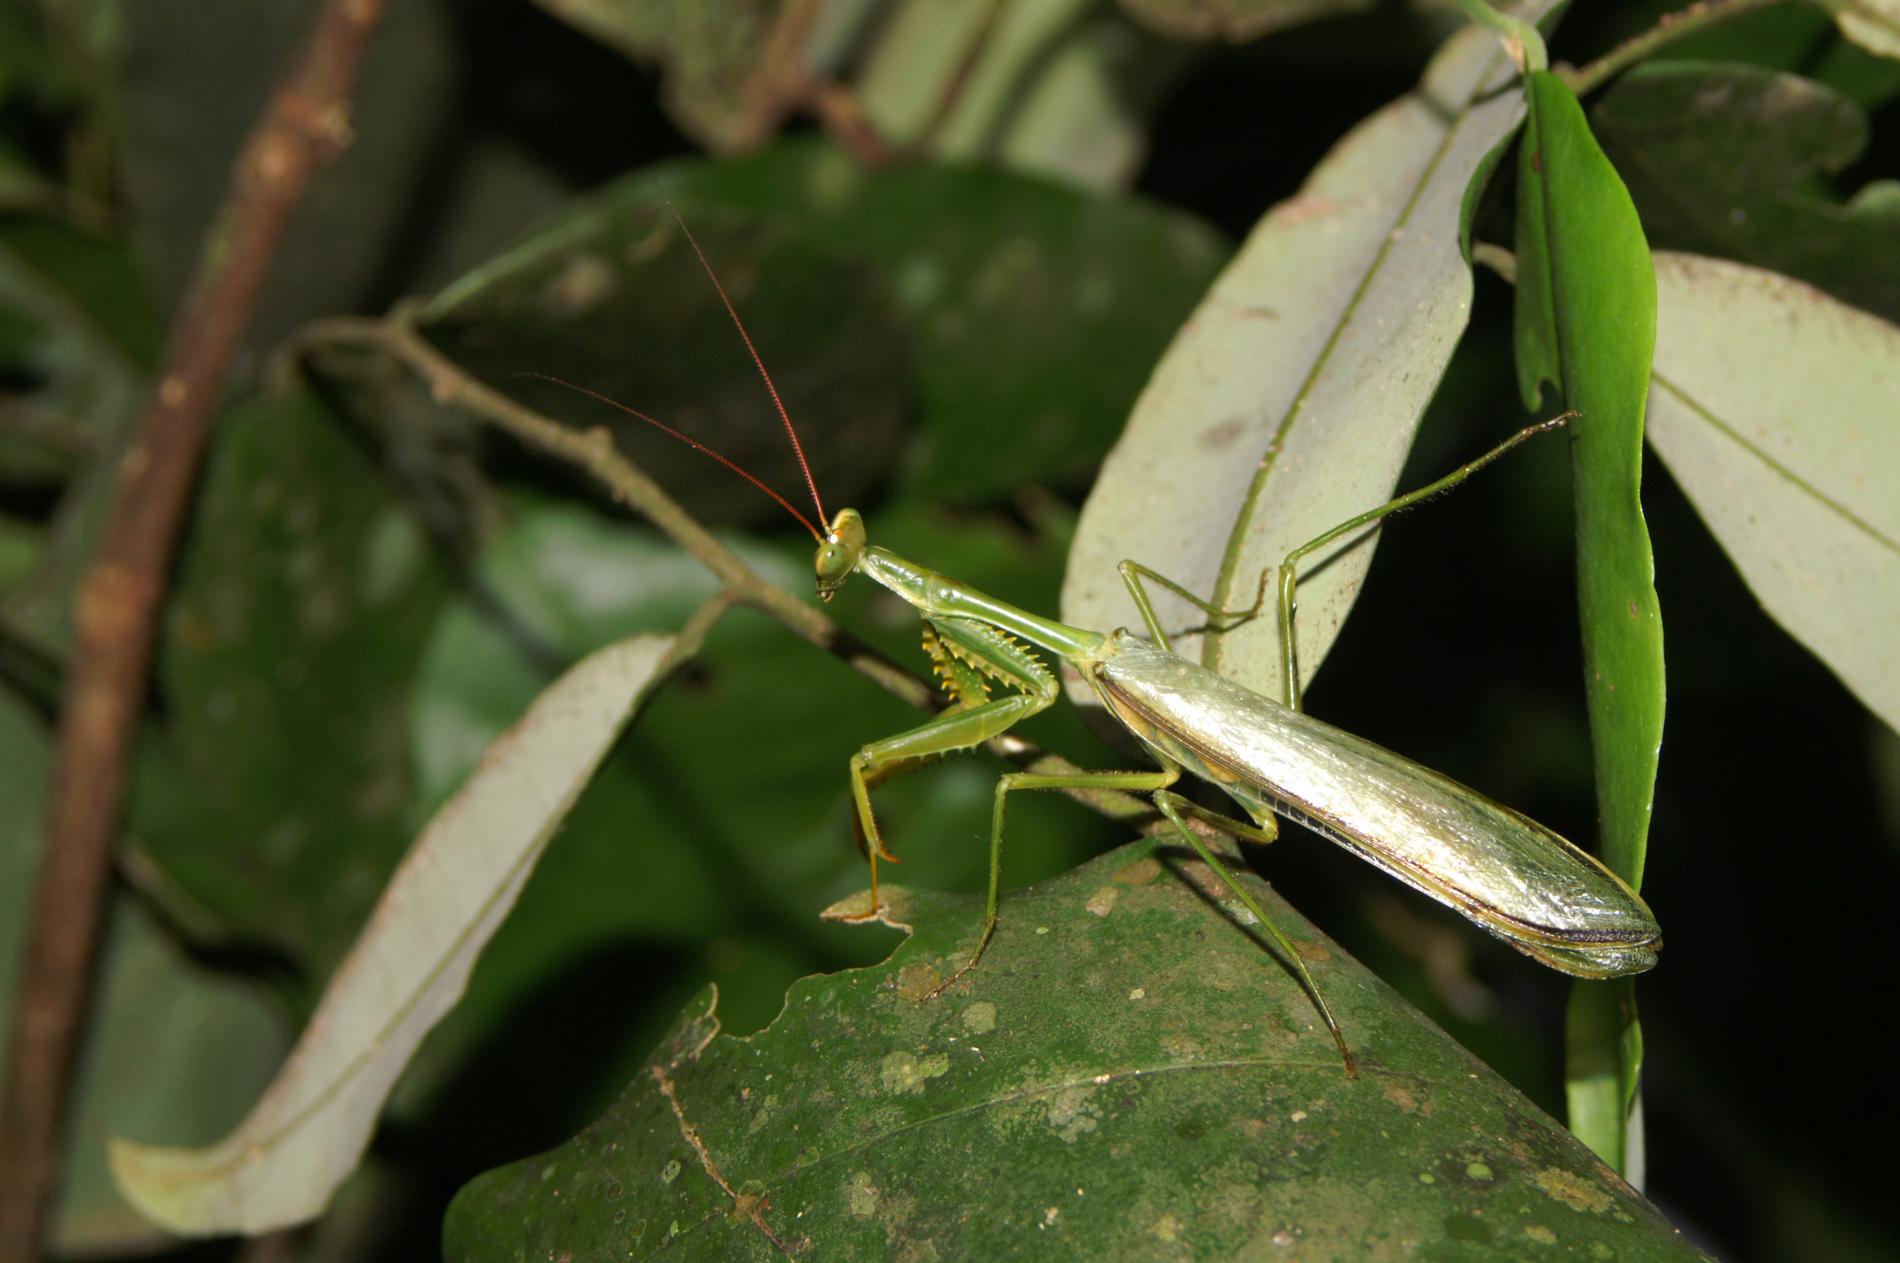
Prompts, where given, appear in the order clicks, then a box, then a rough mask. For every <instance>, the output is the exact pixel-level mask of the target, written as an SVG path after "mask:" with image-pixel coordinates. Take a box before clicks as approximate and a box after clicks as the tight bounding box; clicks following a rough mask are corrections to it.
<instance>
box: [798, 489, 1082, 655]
mask: <svg viewBox="0 0 1900 1263" xmlns="http://www.w3.org/2000/svg"><path fill="white" fill-rule="evenodd" d="M812 564H813V568H814V569H815V570H816V572H817V576H818V596H819V599H820V600H825V601H829V600H830V599H831V596H832V593H834V592H836V591H837V590H838V589H839V588H840V587H841V586H843V584H844V581H845V579H846V577H848V576H849V575H850V574H851V572H852V571H854V570H855V571H861V572H863V573H864V574H866V575H868V576H870V577H871V578H872V579H874V580H876V581H877V582H878V583H879V584H881V585H882V586H884V587H886V588H888V589H890V590H891V591H892V592H895V593H896V594H897V595H898V596H900V597H902V598H903V599H904V601H905V602H906V603H907V604H909V605H910V606H912V607H913V608H915V609H916V610H917V612H918V613H919V614H922V615H923V616H924V617H925V618H926V619H929V620H930V621H931V622H933V623H934V622H941V621H944V620H950V621H954V620H957V619H968V620H970V621H972V622H978V623H985V624H988V625H989V626H992V627H996V628H1000V629H1001V630H1003V631H1006V632H1009V633H1010V634H1012V635H1015V636H1020V637H1022V638H1023V639H1024V640H1027V641H1028V642H1029V643H1031V644H1033V645H1036V646H1038V647H1039V648H1042V649H1045V650H1047V651H1048V652H1050V653H1053V654H1056V655H1058V656H1059V657H1061V658H1063V659H1065V660H1067V661H1068V662H1070V663H1072V664H1074V665H1075V666H1077V667H1080V668H1086V667H1087V665H1088V664H1090V663H1092V662H1094V661H1095V660H1096V659H1097V658H1098V657H1099V655H1100V652H1101V649H1102V646H1103V645H1104V644H1105V643H1106V642H1107V639H1108V638H1107V637H1106V636H1103V635H1102V634H1101V633H1100V632H1093V631H1088V630H1086V629H1084V628H1081V627H1071V626H1070V625H1069V624H1067V623H1061V622H1057V621H1056V620H1055V619H1053V618H1043V617H1041V616H1040V615H1036V614H1031V613H1030V612H1029V611H1028V610H1025V609H1021V608H1019V607H1017V606H1014V605H1011V604H1009V603H1008V602H1007V601H999V600H997V599H996V598H995V597H993V596H988V595H985V594H984V593H982V592H978V591H977V590H976V589H975V588H972V587H970V586H968V585H967V584H962V583H958V582H957V581H956V580H955V579H950V578H946V577H945V576H943V575H941V574H938V573H937V572H936V571H935V570H931V569H928V568H926V567H924V566H920V565H918V564H917V563H916V562H914V561H909V560H907V559H905V558H903V557H900V556H898V555H897V554H896V553H894V552H892V551H891V550H890V549H888V548H879V547H877V546H876V545H874V544H872V543H870V542H869V540H868V538H867V536H866V535H865V530H864V518H863V517H862V516H861V515H860V514H859V513H858V511H857V510H856V509H840V510H839V511H838V515H837V516H836V517H834V518H832V519H831V530H830V532H829V533H828V534H827V535H826V536H825V540H824V542H823V543H821V544H820V545H819V546H818V555H817V557H816V558H815V559H814V560H813V563H812Z"/></svg>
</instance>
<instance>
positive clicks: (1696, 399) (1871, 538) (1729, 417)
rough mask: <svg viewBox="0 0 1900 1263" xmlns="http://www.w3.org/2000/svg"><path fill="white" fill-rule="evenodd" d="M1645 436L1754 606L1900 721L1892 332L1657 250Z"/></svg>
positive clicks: (1795, 285)
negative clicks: (1757, 604)
mask: <svg viewBox="0 0 1900 1263" xmlns="http://www.w3.org/2000/svg"><path fill="white" fill-rule="evenodd" d="M1656 281H1657V297H1658V301H1659V304H1660V306H1659V311H1658V324H1657V334H1656V370H1655V384H1654V387H1653V388H1652V390H1651V392H1650V397H1649V441H1650V444H1651V446H1653V447H1654V448H1655V450H1656V453H1657V455H1659V456H1661V457H1662V458H1663V461H1664V463H1665V464H1667V465H1668V466H1669V472H1670V473H1671V474H1673V475H1674V476H1675V479H1676V481H1677V482H1678V483H1680V484H1681V485H1682V489H1683V490H1684V491H1685V492H1686V493H1687V494H1688V496H1689V499H1690V500H1691V501H1692V502H1693V503H1694V504H1695V507H1696V511H1697V512H1698V513H1700V514H1701V515H1702V518H1703V521H1705V522H1706V523H1708V526H1709V529H1710V530H1711V531H1713V532H1714V533H1715V536H1716V538H1717V539H1718V540H1719V541H1721V544H1722V547H1723V548H1724V549H1725V550H1726V551H1727V552H1728V554H1729V556H1730V558H1731V559H1732V560H1733V561H1734V562H1735V565H1736V568H1737V569H1739V570H1740V571H1741V572H1742V578H1743V579H1744V580H1745V581H1746V582H1747V583H1748V586H1749V589H1750V590H1751V591H1753V592H1754V594H1755V596H1756V598H1757V599H1759V600H1760V601H1761V603H1762V607H1763V608H1764V609H1765V610H1766V611H1767V612H1768V614H1769V615H1770V616H1771V617H1772V618H1774V619H1775V621H1776V622H1778V623H1780V624H1781V625H1782V626H1783V627H1784V628H1786V629H1787V631H1788V633H1789V634H1790V635H1792V636H1793V637H1794V638H1795V639H1796V640H1799V641H1800V642H1801V643H1802V644H1804V645H1806V646H1807V647H1808V648H1809V649H1810V650H1811V651H1813V653H1814V654H1815V655H1816V656H1817V657H1819V658H1820V659H1821V660H1822V661H1823V662H1825V663H1826V664H1827V665H1828V668H1829V669H1830V670H1832V671H1833V672H1834V673H1835V674H1836V675H1838V676H1839V677H1840V678H1841V682H1842V683H1844V684H1845V685H1846V686H1847V687H1848V688H1849V689H1850V690H1852V691H1853V693H1854V694H1855V695H1856V696H1857V697H1859V698H1860V699H1861V700H1862V701H1863V702H1865V703H1866V704H1867V706H1868V708H1869V709H1870V710H1872V711H1873V712H1874V713H1875V714H1876V715H1878V716H1879V717H1880V718H1881V719H1882V720H1883V721H1885V722H1886V724H1887V725H1888V726H1889V727H1891V728H1894V729H1896V730H1900V638H1897V637H1896V636H1895V634H1894V629H1895V628H1896V627H1900V426H1897V425H1896V424H1895V415H1896V414H1895V401H1896V400H1900V329H1896V328H1895V327H1894V326H1893V325H1892V324H1889V323H1887V322H1886V321H1884V320H1879V319H1877V318H1875V317H1873V316H1869V315H1867V314H1866V313H1865V312H1862V311H1858V310H1856V309H1855V308H1852V307H1849V306H1846V305H1845V304H1843V303H1839V302H1836V301H1835V300H1833V299H1831V298H1829V297H1827V296H1826V295H1824V294H1822V293H1820V292H1819V291H1817V290H1815V289H1812V288H1810V287H1809V286H1807V285H1803V284H1801V283H1800V282H1799V281H1794V280H1790V279H1789V278H1787V277H1784V276H1778V275H1776V274H1774V273H1772V272H1765V271H1762V270H1760V269H1757V268H1751V267H1747V266H1744V265H1742V264H1738V263H1729V262H1724V261H1722V260H1717V259H1704V258H1698V257H1696V256H1694V255H1685V254H1658V255H1657V256H1656Z"/></svg>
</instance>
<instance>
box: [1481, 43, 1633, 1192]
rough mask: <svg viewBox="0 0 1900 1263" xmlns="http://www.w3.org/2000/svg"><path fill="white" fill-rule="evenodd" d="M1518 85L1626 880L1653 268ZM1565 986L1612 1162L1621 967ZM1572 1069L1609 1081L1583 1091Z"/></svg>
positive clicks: (1623, 1050)
mask: <svg viewBox="0 0 1900 1263" xmlns="http://www.w3.org/2000/svg"><path fill="white" fill-rule="evenodd" d="M1528 89H1529V91H1528V97H1529V100H1530V117H1529V119H1528V120H1527V121H1526V124H1525V130H1524V140H1523V144H1522V148H1521V149H1520V150H1519V155H1518V221H1517V242H1518V255H1517V257H1518V267H1517V280H1518V291H1517V297H1518V305H1517V321H1516V324H1517V335H1518V336H1517V348H1518V382H1519V386H1520V388H1521V389H1522V391H1523V393H1524V399H1525V403H1526V404H1527V406H1530V407H1533V408H1534V407H1537V406H1538V404H1539V402H1540V396H1541V387H1542V385H1543V384H1544V383H1546V382H1548V383H1550V384H1551V385H1553V386H1555V387H1556V388H1557V390H1558V392H1559V394H1561V396H1562V398H1563V402H1564V405H1565V406H1566V407H1568V408H1571V409H1574V410H1576V411H1577V412H1579V413H1581V414H1582V415H1581V416H1580V417H1578V418H1577V419H1576V420H1575V421H1573V422H1572V423H1571V425H1570V434H1571V452H1572V455H1573V457H1574V461H1573V472H1574V475H1575V476H1574V480H1573V485H1574V489H1575V495H1576V513H1577V595H1578V603H1579V607H1580V609H1579V613H1580V616H1581V619H1582V624H1583V650H1584V671H1585V677H1584V679H1585V698H1586V701H1587V703H1588V706H1589V711H1590V735H1591V741H1592V744H1593V746H1594V749H1595V753H1596V758H1595V764H1596V779H1597V805H1598V811H1599V815H1600V818H1601V822H1602V823H1601V831H1600V842H1599V853H1600V854H1601V856H1602V858H1603V860H1604V862H1605V863H1606V864H1608V865H1609V866H1610V867H1611V868H1612V869H1614V870H1615V871H1616V872H1617V873H1619V874H1621V875H1622V876H1623V877H1624V878H1625V879H1627V880H1628V881H1629V883H1630V884H1631V885H1632V886H1638V885H1640V884H1641V881H1642V873H1643V856H1644V851H1645V849H1646V847H1647V841H1648V835H1649V815H1650V807H1651V801H1652V798H1653V796H1654V792H1655V784H1656V758H1657V752H1658V750H1659V748H1660V746H1661V742H1662V721H1663V658H1662V614H1661V610H1660V607H1659V606H1658V603H1657V600H1656V589H1655V582H1654V580H1655V563H1654V559H1653V558H1652V556H1651V553H1650V547H1649V533H1648V530H1647V528H1646V527H1645V526H1644V523H1643V511H1642V501H1641V480H1642V451H1643V406H1644V401H1645V399H1646V398H1647V395H1648V385H1649V370H1650V356H1651V353H1652V351H1653V350H1654V346H1655V337H1656V282H1655V275H1654V272H1653V271H1652V270H1651V267H1650V262H1649V247H1648V245H1647V244H1646V243H1645V242H1644V240H1643V232H1642V225H1641V224H1640V223H1639V222H1638V221H1637V218H1636V209H1635V207H1634V206H1633V205H1632V204H1631V203H1630V199H1629V194H1628V192H1626V191H1625V190H1624V188H1623V184H1622V181H1621V180H1619V179H1617V176H1616V172H1615V170H1614V169H1613V168H1612V167H1611V166H1610V164H1609V162H1608V160H1607V159H1605V158H1604V157H1603V154H1602V151H1601V150H1599V149H1598V148H1597V146H1596V142H1595V140H1594V139H1592V137H1591V135H1590V130H1589V127H1588V126H1587V125H1586V124H1585V122H1584V119H1583V111H1582V109H1581V107H1579V106H1578V104H1577V100H1576V98H1575V97H1574V96H1573V95H1571V92H1570V90H1569V88H1567V87H1565V86H1564V84H1563V82H1562V81H1561V80H1559V79H1558V78H1556V77H1555V76H1554V75H1551V74H1549V73H1547V72H1545V73H1538V74H1534V75H1532V76H1530V78H1529V81H1528ZM1578 986H1580V987H1583V988H1586V989H1588V990H1589V991H1590V992H1592V993H1593V998H1588V999H1579V1000H1578V1001H1577V1004H1579V1005H1589V1006H1596V1011H1595V1012H1594V1015H1593V1016H1592V1017H1591V1018H1590V1019H1589V1021H1590V1023H1591V1024H1593V1025H1594V1026H1596V1027H1597V1028H1599V1029H1603V1030H1608V1031H1615V1032H1618V1036H1617V1040H1616V1042H1617V1044H1618V1046H1619V1047H1618V1051H1617V1052H1616V1053H1615V1054H1614V1056H1612V1054H1611V1053H1610V1052H1608V1051H1603V1052H1602V1053H1601V1055H1600V1057H1599V1058H1598V1060H1601V1061H1610V1060H1614V1061H1615V1064H1616V1065H1617V1073H1616V1074H1615V1075H1614V1076H1613V1079H1612V1080H1610V1081H1607V1082H1606V1080H1605V1079H1604V1078H1603V1077H1602V1076H1600V1075H1597V1074H1595V1073H1594V1072H1591V1073H1588V1074H1586V1073H1585V1072H1584V1071H1582V1070H1581V1069H1578V1068H1576V1067H1575V1066H1574V1065H1573V1077H1572V1079H1571V1083H1570V1090H1571V1094H1572V1107H1571V1116H1572V1124H1573V1126H1574V1125H1577V1124H1578V1123H1579V1122H1580V1120H1582V1119H1584V1118H1586V1117H1595V1118H1611V1119H1614V1120H1616V1121H1617V1125H1616V1126H1615V1127H1614V1128H1612V1129H1609V1130H1605V1131H1601V1132H1597V1133H1594V1134H1591V1135H1588V1136H1586V1137H1585V1139H1586V1140H1588V1141H1589V1143H1590V1145H1591V1147H1592V1148H1594V1149H1595V1150H1596V1151H1597V1152H1598V1153H1600V1154H1602V1155H1603V1156H1604V1158H1605V1160H1606V1161H1609V1162H1610V1163H1611V1165H1613V1166H1616V1167H1617V1168H1618V1169H1626V1168H1625V1166H1624V1163H1625V1160H1626V1151H1625V1148H1624V1144H1625V1136H1624V1130H1625V1129H1624V1127H1623V1126H1622V1120H1623V1119H1625V1118H1627V1117H1628V1112H1629V1109H1630V1107H1631V1105H1632V1104H1633V1103H1634V1100H1635V1093H1636V1081H1637V1074H1638V1072H1639V1070H1640V1068H1641V1066H1640V1051H1641V1050H1640V1035H1639V1034H1638V1033H1637V1030H1636V1027H1635V1003H1634V1000H1633V999H1632V998H1631V996H1630V988H1629V984H1628V983H1626V982H1618V983H1609V984H1601V983H1599V984H1591V983H1579V984H1578ZM1575 1013H1576V1009H1575V1008H1574V1007H1573V1014H1575ZM1576 1020H1577V1021H1583V1020H1584V1019H1582V1018H1577V1019H1576ZM1586 1084H1594V1085H1596V1089H1595V1090H1598V1091H1601V1090H1605V1089H1607V1090H1608V1091H1610V1092H1612V1093H1613V1094H1614V1095H1613V1096H1612V1097H1611V1098H1610V1099H1609V1100H1608V1101H1607V1102H1604V1101H1602V1100H1598V1101H1597V1102H1596V1103H1595V1104H1594V1105H1585V1104H1582V1103H1580V1102H1579V1100H1578V1097H1579V1095H1580V1094H1583V1093H1585V1092H1586V1090H1588V1089H1586V1086H1585V1085H1586Z"/></svg>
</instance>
